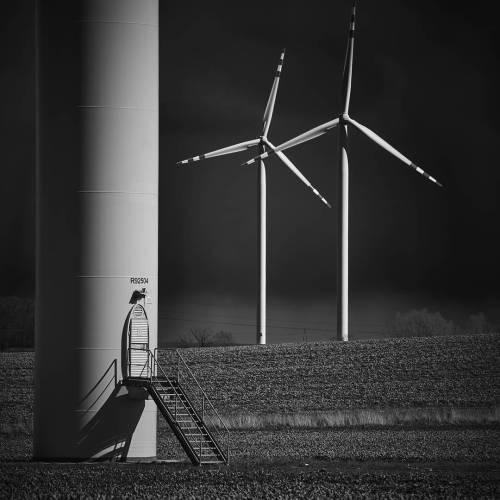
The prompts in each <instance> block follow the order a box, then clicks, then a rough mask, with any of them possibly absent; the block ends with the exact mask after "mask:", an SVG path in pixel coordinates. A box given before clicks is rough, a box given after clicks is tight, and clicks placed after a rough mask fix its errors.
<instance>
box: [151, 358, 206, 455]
mask: <svg viewBox="0 0 500 500" xmlns="http://www.w3.org/2000/svg"><path fill="white" fill-rule="evenodd" d="M155 354H156V349H155V352H154V353H153V352H151V351H150V350H149V356H148V366H149V358H151V365H150V366H151V369H150V370H149V374H150V376H149V380H150V383H151V384H160V385H162V384H164V383H168V385H169V386H170V388H171V389H172V390H173V393H174V395H175V396H174V397H175V399H174V402H175V406H174V420H175V421H176V422H177V407H178V404H177V401H178V400H179V401H180V402H181V403H182V406H183V407H184V410H185V411H186V412H187V413H188V414H189V413H190V411H189V408H188V407H187V405H186V403H185V402H184V401H183V400H182V398H181V397H180V396H179V395H178V393H177V389H176V387H175V386H174V384H172V380H171V378H170V377H168V376H167V374H166V373H165V371H164V370H163V368H162V366H161V365H160V363H159V362H158V359H157V357H156V355H155ZM158 369H159V370H160V372H161V373H160V376H161V379H159V378H158V373H157V370H158ZM162 386H163V385H162ZM165 406H167V405H165ZM190 431H195V432H196V433H198V434H199V438H200V446H199V459H200V462H201V461H202V456H201V444H202V442H203V439H204V438H203V432H202V429H201V428H200V427H198V426H196V427H192V428H190ZM188 441H190V440H189V439H188ZM191 446H192V445H191ZM193 448H194V447H193Z"/></svg>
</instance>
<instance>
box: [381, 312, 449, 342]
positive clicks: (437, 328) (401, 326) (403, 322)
mask: <svg viewBox="0 0 500 500" xmlns="http://www.w3.org/2000/svg"><path fill="white" fill-rule="evenodd" d="M456 332H457V328H456V326H455V325H454V323H453V321H448V320H446V319H444V318H443V316H442V315H441V313H439V312H435V313H432V312H429V311H428V310H427V309H420V310H416V309H413V310H412V311H409V312H405V313H400V312H398V313H396V316H395V318H394V320H393V321H392V322H391V323H390V324H389V333H390V334H391V336H393V337H434V336H437V335H453V334H454V333H456Z"/></svg>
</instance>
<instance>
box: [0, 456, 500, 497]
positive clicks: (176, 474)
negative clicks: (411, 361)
mask: <svg viewBox="0 0 500 500" xmlns="http://www.w3.org/2000/svg"><path fill="white" fill-rule="evenodd" d="M433 467H436V469H437V470H436V469H434V468H429V467H419V466H415V465H410V466H409V467H408V466H406V465H405V464H398V465H397V466H394V465H393V464H371V466H369V467H366V466H365V464H361V465H360V464H340V466H339V465H338V464H335V465H334V466H333V467H331V466H329V465H328V464H327V465H323V464H317V463H315V464H309V466H306V465H305V464H297V465H288V466H272V467H269V466H265V467H262V466H257V467H252V468H235V467H231V466H230V467H221V468H213V469H195V468H192V467H179V466H176V465H167V464H150V465H146V464H135V465H125V464H124V465H117V464H113V465H109V464H103V465H95V464H94V465H86V464H83V465H68V464H5V465H1V464H0V476H1V477H2V479H1V480H0V498H15V499H19V498H51V499H55V498H57V499H58V498H242V499H253V498H276V499H285V498H286V499H288V498H388V499H391V498H453V499H461V498H473V499H477V498H492V499H493V498H498V495H499V494H500V480H499V476H498V470H494V469H491V468H490V467H487V466H486V467H479V468H476V470H471V469H470V468H469V469H464V468H463V467H458V466H456V467H454V468H450V467H447V466H444V467H443V465H441V464H437V466H434V464H433Z"/></svg>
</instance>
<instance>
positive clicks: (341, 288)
mask: <svg viewBox="0 0 500 500" xmlns="http://www.w3.org/2000/svg"><path fill="white" fill-rule="evenodd" d="M338 146H339V169H338V200H339V202H338V203H339V211H338V220H337V233H338V234H337V340H349V161H348V158H347V123H345V122H344V121H341V122H340V126H339V139H338Z"/></svg>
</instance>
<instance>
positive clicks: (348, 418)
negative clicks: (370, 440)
mask: <svg viewBox="0 0 500 500" xmlns="http://www.w3.org/2000/svg"><path fill="white" fill-rule="evenodd" d="M223 420H224V422H225V424H226V426H227V427H228V428H229V429H233V430H240V429H241V430H251V429H274V428H284V427H288V428H336V427H364V426H378V427H387V426H397V425H429V426H433V425H485V424H487V425H492V424H500V406H496V407H494V408H384V409H357V410H353V409H350V410H333V411H317V412H311V413H270V414H263V415H258V414H239V415H229V416H225V417H223Z"/></svg>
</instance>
